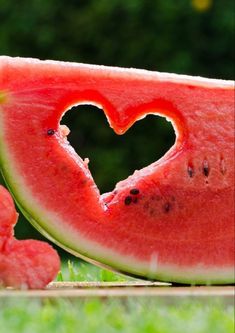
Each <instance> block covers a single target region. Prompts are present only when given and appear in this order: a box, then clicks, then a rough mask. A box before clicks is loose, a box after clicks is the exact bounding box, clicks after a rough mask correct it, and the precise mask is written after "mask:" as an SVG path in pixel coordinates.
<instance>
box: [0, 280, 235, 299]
mask: <svg viewBox="0 0 235 333" xmlns="http://www.w3.org/2000/svg"><path fill="white" fill-rule="evenodd" d="M143 296H147V297H159V298H168V299H169V298H177V299H180V298H185V297H192V298H195V297H197V298H201V299H204V298H205V297H216V296H218V297H223V298H226V299H229V300H230V302H234V297H235V287H234V286H197V287H193V286H192V287H190V286H187V287H174V286H169V285H167V284H166V283H159V282H123V283H122V282H53V283H51V284H49V285H48V287H47V288H46V289H44V290H13V289H10V288H8V289H3V290H0V298H6V297H7V298H8V297H29V298H58V297H59V298H61V297H62V298H70V299H74V298H87V297H101V298H107V297H122V298H124V297H143Z"/></svg>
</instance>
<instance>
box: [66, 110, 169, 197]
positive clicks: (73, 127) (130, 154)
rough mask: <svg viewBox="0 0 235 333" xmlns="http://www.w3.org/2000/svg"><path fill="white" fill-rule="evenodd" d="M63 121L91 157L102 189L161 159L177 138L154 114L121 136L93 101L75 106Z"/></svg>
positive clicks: (74, 141) (77, 147) (84, 153)
mask: <svg viewBox="0 0 235 333" xmlns="http://www.w3.org/2000/svg"><path fill="white" fill-rule="evenodd" d="M62 123H63V125H66V126H68V127H69V129H70V134H69V135H68V140H69V142H70V143H71V145H72V146H73V147H74V149H75V150H76V152H77V153H78V155H80V156H81V157H82V158H83V159H84V158H86V157H88V158H89V160H90V163H89V169H90V171H91V173H92V176H93V178H94V180H95V182H96V184H97V186H98V187H99V189H100V192H101V193H104V192H108V191H110V190H112V189H113V188H114V186H115V184H116V183H117V182H118V181H120V180H122V179H125V178H127V177H128V176H129V175H131V174H132V173H133V172H134V171H135V170H136V169H141V168H143V167H145V166H147V165H149V164H150V163H152V162H154V161H156V160H158V159H159V158H160V157H162V156H163V155H164V154H165V153H166V152H167V151H168V150H169V149H170V148H171V146H173V144H174V142H175V132H174V129H173V126H172V124H171V123H170V122H168V121H167V120H166V119H165V118H164V117H159V116H157V115H153V114H150V115H147V116H146V117H145V118H144V119H142V120H141V121H137V122H136V123H135V124H134V125H133V126H132V127H131V128H130V129H129V130H128V131H127V132H126V133H125V135H121V136H119V135H117V134H116V133H114V131H113V130H112V129H111V128H110V126H109V125H108V123H107V119H106V116H105V114H104V112H102V110H100V109H99V108H98V107H96V106H93V105H78V106H74V107H72V108H71V109H70V110H68V111H67V112H66V113H65V115H64V117H63V120H62Z"/></svg>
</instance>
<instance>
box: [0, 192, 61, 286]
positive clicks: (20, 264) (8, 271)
mask: <svg viewBox="0 0 235 333" xmlns="http://www.w3.org/2000/svg"><path fill="white" fill-rule="evenodd" d="M17 218H18V214H17V213H16V210H15V207H14V203H13V200H12V198H11V196H10V194H9V193H8V191H7V190H6V189H5V188H4V187H3V186H0V286H6V287H14V288H27V289H28V288H29V289H41V288H44V287H45V286H46V285H47V284H48V283H49V282H51V281H52V280H53V279H54V278H55V276H56V275H57V273H58V271H59V267H60V260H59V257H58V255H57V253H56V251H55V250H54V249H53V248H52V247H51V246H50V245H49V244H47V243H45V242H41V241H36V240H17V239H15V238H14V237H13V227H14V225H15V224H16V221H17Z"/></svg>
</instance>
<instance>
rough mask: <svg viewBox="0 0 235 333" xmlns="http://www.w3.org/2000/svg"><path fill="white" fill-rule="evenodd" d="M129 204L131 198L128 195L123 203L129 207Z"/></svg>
mask: <svg viewBox="0 0 235 333" xmlns="http://www.w3.org/2000/svg"><path fill="white" fill-rule="evenodd" d="M131 202H132V197H131V196H130V195H128V196H127V197H125V200H124V203H125V205H126V206H128V205H130V204H131Z"/></svg>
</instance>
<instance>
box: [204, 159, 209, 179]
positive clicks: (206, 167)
mask: <svg viewBox="0 0 235 333" xmlns="http://www.w3.org/2000/svg"><path fill="white" fill-rule="evenodd" d="M209 172H210V169H209V164H208V161H207V160H205V161H204V162H203V173H204V175H205V176H206V177H208V176H209Z"/></svg>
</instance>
